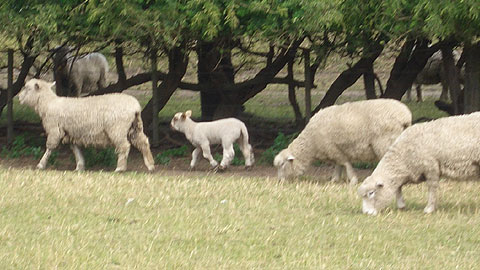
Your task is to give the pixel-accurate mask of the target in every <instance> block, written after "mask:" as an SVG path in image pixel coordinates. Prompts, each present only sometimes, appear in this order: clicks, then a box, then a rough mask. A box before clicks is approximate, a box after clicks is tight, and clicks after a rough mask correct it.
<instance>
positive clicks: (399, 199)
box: [396, 187, 406, 209]
mask: <svg viewBox="0 0 480 270" xmlns="http://www.w3.org/2000/svg"><path fill="white" fill-rule="evenodd" d="M396 197H397V207H398V209H404V208H405V205H406V204H405V200H404V199H403V194H402V187H399V188H398V189H397V193H396Z"/></svg>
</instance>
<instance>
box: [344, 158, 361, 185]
mask: <svg viewBox="0 0 480 270" xmlns="http://www.w3.org/2000/svg"><path fill="white" fill-rule="evenodd" d="M343 166H345V169H346V170H347V177H348V180H350V185H356V184H357V183H358V177H357V174H356V173H355V170H354V169H353V167H352V164H350V162H345V163H343Z"/></svg>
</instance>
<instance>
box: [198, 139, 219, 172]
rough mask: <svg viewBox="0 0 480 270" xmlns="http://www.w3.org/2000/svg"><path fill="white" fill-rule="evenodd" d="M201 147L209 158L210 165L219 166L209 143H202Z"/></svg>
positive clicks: (205, 156)
mask: <svg viewBox="0 0 480 270" xmlns="http://www.w3.org/2000/svg"><path fill="white" fill-rule="evenodd" d="M201 148H202V152H203V157H204V158H206V159H208V161H209V162H210V165H212V167H217V166H218V162H217V161H216V160H215V159H213V157H212V153H211V152H210V145H209V144H208V143H206V144H202V145H201Z"/></svg>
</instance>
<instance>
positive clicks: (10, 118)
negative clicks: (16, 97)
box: [7, 49, 13, 147]
mask: <svg viewBox="0 0 480 270" xmlns="http://www.w3.org/2000/svg"><path fill="white" fill-rule="evenodd" d="M7 54H8V62H7V65H8V67H7V69H8V71H7V72H8V73H7V146H8V147H11V146H12V143H13V49H8V52H7Z"/></svg>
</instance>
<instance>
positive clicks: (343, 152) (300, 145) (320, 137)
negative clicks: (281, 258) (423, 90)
mask: <svg viewBox="0 0 480 270" xmlns="http://www.w3.org/2000/svg"><path fill="white" fill-rule="evenodd" d="M411 122H412V114H411V112H410V110H409V109H408V107H407V106H405V105H404V104H403V103H401V102H399V101H397V100H393V99H373V100H365V101H357V102H351V103H345V104H342V105H334V106H331V107H327V108H325V109H323V110H320V111H319V112H318V113H317V114H315V115H314V116H313V117H312V119H311V120H310V122H309V123H308V124H307V126H306V127H305V129H304V130H303V131H302V132H301V133H300V135H299V136H298V137H297V138H296V139H295V140H294V141H293V142H292V143H291V144H290V145H289V146H288V148H286V149H284V150H282V151H281V152H280V153H279V154H278V155H277V156H276V157H275V160H274V162H273V163H274V165H275V167H277V169H278V177H279V178H280V179H284V178H289V177H294V176H299V175H301V174H303V173H304V171H305V169H306V168H307V166H309V165H310V164H311V163H312V162H313V161H314V160H321V161H327V162H333V163H335V164H336V168H335V173H334V174H333V177H332V181H337V180H339V179H340V177H341V173H342V167H341V166H345V168H346V172H347V177H348V179H349V180H350V183H351V184H352V185H353V184H356V183H357V182H358V177H357V175H356V174H355V171H354V170H353V167H352V164H351V163H352V162H354V161H366V162H368V161H378V160H380V159H381V158H382V156H383V155H384V154H385V152H386V151H387V149H388V147H389V146H390V145H391V144H392V143H393V141H394V140H395V139H396V138H397V137H398V135H400V133H401V132H402V131H403V130H404V129H405V128H407V127H408V126H410V125H411Z"/></svg>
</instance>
